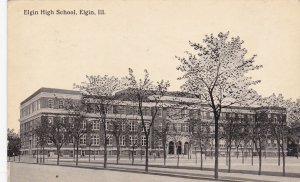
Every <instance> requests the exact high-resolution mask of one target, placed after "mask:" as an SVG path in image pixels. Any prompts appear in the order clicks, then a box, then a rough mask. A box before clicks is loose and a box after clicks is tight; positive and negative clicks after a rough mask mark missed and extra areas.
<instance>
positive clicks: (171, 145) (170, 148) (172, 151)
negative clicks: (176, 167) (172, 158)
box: [169, 142, 174, 155]
mask: <svg viewBox="0 0 300 182" xmlns="http://www.w3.org/2000/svg"><path fill="white" fill-rule="evenodd" d="M169 154H172V155H173V154H174V142H169Z"/></svg>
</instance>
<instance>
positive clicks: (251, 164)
mask: <svg viewBox="0 0 300 182" xmlns="http://www.w3.org/2000/svg"><path fill="white" fill-rule="evenodd" d="M251 165H252V166H253V147H252V148H251Z"/></svg>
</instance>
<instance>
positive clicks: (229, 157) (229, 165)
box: [228, 147, 231, 173]
mask: <svg viewBox="0 0 300 182" xmlns="http://www.w3.org/2000/svg"><path fill="white" fill-rule="evenodd" d="M230 171H231V147H229V151H228V172H229V173H230Z"/></svg>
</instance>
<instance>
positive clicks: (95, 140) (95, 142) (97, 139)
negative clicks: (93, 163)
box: [79, 135, 146, 146]
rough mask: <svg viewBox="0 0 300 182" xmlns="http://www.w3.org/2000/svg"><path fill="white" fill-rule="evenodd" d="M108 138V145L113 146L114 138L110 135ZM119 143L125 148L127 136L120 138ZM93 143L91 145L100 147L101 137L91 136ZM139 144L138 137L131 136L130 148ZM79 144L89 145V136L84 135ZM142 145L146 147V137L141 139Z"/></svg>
mask: <svg viewBox="0 0 300 182" xmlns="http://www.w3.org/2000/svg"><path fill="white" fill-rule="evenodd" d="M107 138H108V139H107V145H109V146H112V145H113V136H112V135H110V136H108V137H107ZM119 141H120V145H121V146H125V145H126V140H125V135H122V136H120V139H119ZM91 142H92V143H91V144H92V145H99V144H100V137H99V135H92V136H91ZM137 142H138V136H137V135H135V136H132V135H130V136H129V145H130V146H133V145H137V144H138V143H137ZM79 143H80V144H81V145H85V144H87V135H83V136H82V137H81V138H80V141H79ZM141 144H142V146H146V137H145V136H142V137H141Z"/></svg>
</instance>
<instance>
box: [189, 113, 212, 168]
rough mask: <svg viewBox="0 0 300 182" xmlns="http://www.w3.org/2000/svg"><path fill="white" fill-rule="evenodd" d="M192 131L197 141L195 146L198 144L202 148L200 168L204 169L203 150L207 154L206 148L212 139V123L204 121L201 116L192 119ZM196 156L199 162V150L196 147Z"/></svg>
mask: <svg viewBox="0 0 300 182" xmlns="http://www.w3.org/2000/svg"><path fill="white" fill-rule="evenodd" d="M190 132H191V135H192V137H193V139H194V141H195V146H196V145H198V147H199V148H200V169H201V170H202V169H203V156H202V154H203V150H204V153H205V155H206V150H207V147H208V145H209V141H210V138H211V136H210V125H209V124H208V123H207V122H204V121H203V120H202V119H201V116H200V117H198V118H194V119H191V121H190ZM195 156H196V163H197V151H196V148H195Z"/></svg>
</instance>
